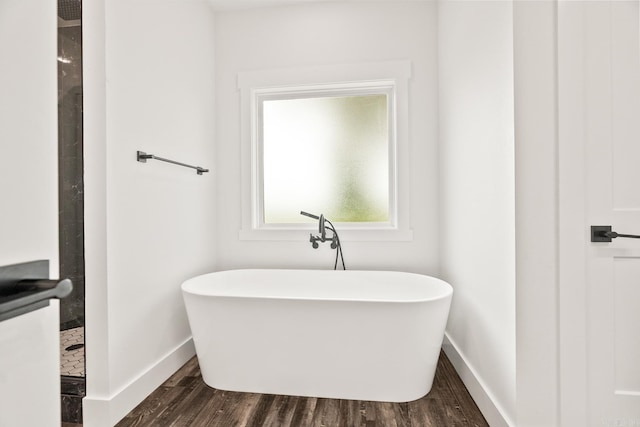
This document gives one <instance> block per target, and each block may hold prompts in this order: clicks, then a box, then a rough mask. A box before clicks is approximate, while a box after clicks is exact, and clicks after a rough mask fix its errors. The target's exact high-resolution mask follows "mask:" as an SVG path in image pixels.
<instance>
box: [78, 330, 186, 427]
mask: <svg viewBox="0 0 640 427" xmlns="http://www.w3.org/2000/svg"><path fill="white" fill-rule="evenodd" d="M195 354H196V350H195V347H194V345H193V339H191V338H189V339H188V340H186V341H185V342H183V343H182V344H180V345H179V346H178V347H176V348H175V349H174V350H173V351H171V352H170V353H169V354H167V355H166V356H165V357H164V358H162V359H161V360H160V361H158V363H156V364H155V365H153V366H152V367H151V368H149V369H148V370H147V371H146V372H143V373H142V374H141V375H140V376H139V377H138V378H136V379H134V380H133V381H131V382H130V383H129V384H128V385H127V386H125V387H123V388H122V389H120V390H119V391H117V392H116V393H114V394H113V395H111V396H109V397H106V398H103V397H93V396H86V397H85V398H84V399H82V415H83V425H84V427H112V426H114V425H116V423H118V421H120V420H121V419H122V418H123V417H124V416H125V415H127V414H128V413H129V412H131V410H132V409H133V408H135V407H136V406H137V405H138V404H139V403H140V402H142V401H143V400H144V399H145V398H146V397H147V396H149V394H151V392H153V391H154V390H155V389H156V388H158V387H159V386H160V385H161V384H162V383H163V382H165V381H166V380H167V379H168V378H169V377H170V376H171V375H173V374H174V373H175V372H176V371H177V370H178V369H180V368H181V367H182V366H183V365H184V364H185V363H187V362H188V361H189V359H191V358H192V357H193V356H194V355H195ZM89 381H90V380H89Z"/></svg>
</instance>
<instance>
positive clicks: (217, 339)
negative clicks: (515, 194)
mask: <svg viewBox="0 0 640 427" xmlns="http://www.w3.org/2000/svg"><path fill="white" fill-rule="evenodd" d="M182 292H183V296H184V301H185V305H186V309H187V314H188V316H189V324H190V325H191V331H192V333H193V339H194V342H195V347H196V353H197V355H198V361H199V363H200V369H201V371H202V377H203V379H204V382H205V383H206V384H208V385H209V386H211V387H214V388H217V389H221V390H229V391H242V392H252V393H267V394H285V395H293V396H312V397H327V398H336V399H355V400H373V401H382V402H408V401H412V400H416V399H419V398H421V397H422V396H424V395H425V394H427V393H428V392H429V390H431V385H432V383H433V377H434V374H435V369H436V364H437V361H438V356H439V353H440V347H441V345H442V338H443V335H444V328H445V325H446V322H447V316H448V315H449V306H450V304H451V295H452V293H453V291H452V288H451V286H450V285H449V284H447V283H446V282H443V281H442V280H439V279H436V278H433V277H429V276H423V275H419V274H412V273H401V272H388V271H328V270H231V271H221V272H216V273H211V274H205V275H202V276H198V277H194V278H192V279H189V280H187V281H186V282H184V283H183V284H182Z"/></svg>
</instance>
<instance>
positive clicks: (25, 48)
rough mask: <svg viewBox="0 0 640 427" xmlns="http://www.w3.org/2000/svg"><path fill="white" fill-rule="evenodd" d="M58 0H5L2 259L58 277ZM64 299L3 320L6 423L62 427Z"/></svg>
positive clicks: (1, 421)
mask: <svg viewBox="0 0 640 427" xmlns="http://www.w3.org/2000/svg"><path fill="white" fill-rule="evenodd" d="M56 32H57V29H56V2H55V1H50V0H37V1H22V0H0V266H6V265H10V264H17V263H23V262H27V261H35V260H41V259H48V260H49V262H50V270H51V271H50V275H51V277H58V203H57V199H58V189H57V182H58V180H57V132H58V127H57V105H56V104H57V101H56V100H57V85H56V83H57V82H56V75H57V69H56V56H57V49H56ZM58 313H59V311H58V302H57V301H52V302H51V303H50V305H49V306H48V307H43V308H41V309H39V310H36V311H33V312H30V313H26V314H23V315H21V316H17V317H13V318H10V319H6V320H3V321H0V426H2V427H4V426H7V427H9V426H20V427H56V426H60V364H59V351H60V349H59V335H58V330H59V314H58Z"/></svg>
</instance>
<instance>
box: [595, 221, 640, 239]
mask: <svg viewBox="0 0 640 427" xmlns="http://www.w3.org/2000/svg"><path fill="white" fill-rule="evenodd" d="M616 237H627V238H630V239H640V236H637V235H635V234H621V233H616V232H615V231H612V230H611V226H610V225H592V226H591V241H592V242H610V241H611V239H615V238H616Z"/></svg>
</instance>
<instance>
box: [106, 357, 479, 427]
mask: <svg viewBox="0 0 640 427" xmlns="http://www.w3.org/2000/svg"><path fill="white" fill-rule="evenodd" d="M132 426H140V427H142V426H153V427H165V426H166V427H169V426H185V427H186V426H189V427H201V426H202V427H204V426H211V427H217V426H219V427H232V426H237V427H307V426H308V427H458V426H465V427H472V426H473V427H480V426H488V424H487V422H486V421H485V419H484V418H483V416H482V414H481V413H480V411H479V410H478V407H477V406H476V404H475V402H474V401H473V400H472V399H471V396H470V395H469V393H468V391H467V389H466V388H465V387H464V384H463V383H462V381H461V380H460V378H459V377H458V374H457V373H456V371H455V370H454V369H453V366H452V365H451V363H450V362H449V360H448V359H447V357H446V356H445V355H444V353H441V354H440V360H439V362H438V369H437V370H436V376H435V379H434V383H433V388H432V389H431V392H429V394H427V395H426V396H425V397H423V398H422V399H419V400H416V401H413V402H408V403H384V402H368V401H357V400H339V399H321V398H311V397H296V396H280V395H270V394H256V393H237V392H229V391H222V390H216V389H213V388H211V387H208V386H207V385H206V384H205V383H204V382H203V381H202V377H201V375H200V369H199V367H198V361H197V359H196V358H195V357H194V358H193V359H191V360H190V361H189V362H188V363H187V364H186V365H185V366H183V367H182V368H181V369H180V370H179V371H178V372H176V373H175V374H174V375H173V376H172V377H171V378H169V379H168V380H167V381H166V382H165V383H164V384H162V385H161V386H160V387H158V388H157V389H156V390H155V391H154V392H153V393H152V394H151V395H149V397H148V398H147V399H146V400H145V401H143V402H142V403H141V404H140V405H138V406H137V407H136V408H135V409H134V410H133V411H131V412H130V413H129V414H128V415H127V416H126V417H125V418H123V419H122V420H121V421H120V422H119V423H118V424H117V426H116V427H132Z"/></svg>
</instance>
